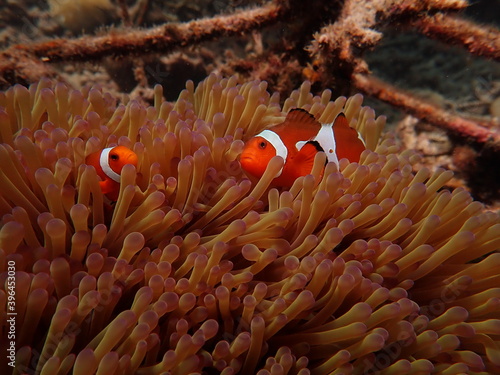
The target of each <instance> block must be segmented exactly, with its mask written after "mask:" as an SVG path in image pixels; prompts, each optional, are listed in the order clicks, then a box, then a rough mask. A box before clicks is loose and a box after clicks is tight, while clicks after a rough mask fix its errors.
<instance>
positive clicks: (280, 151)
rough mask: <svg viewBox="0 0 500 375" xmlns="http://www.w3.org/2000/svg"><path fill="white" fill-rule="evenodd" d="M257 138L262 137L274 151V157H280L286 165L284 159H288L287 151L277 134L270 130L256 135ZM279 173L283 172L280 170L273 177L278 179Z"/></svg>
mask: <svg viewBox="0 0 500 375" xmlns="http://www.w3.org/2000/svg"><path fill="white" fill-rule="evenodd" d="M257 137H262V138H264V139H265V140H266V141H267V142H269V143H270V144H271V145H272V146H273V147H274V149H275V150H276V155H277V156H281V157H282V158H283V161H284V162H285V163H286V158H287V157H288V149H287V148H286V146H285V144H284V143H283V141H282V140H281V137H280V136H279V135H278V134H276V133H275V132H273V131H272V130H263V131H262V132H261V133H259V134H258V135H257ZM283 166H284V165H283ZM281 172H283V168H281V169H280V170H279V171H278V173H276V176H275V177H279V176H280V175H281Z"/></svg>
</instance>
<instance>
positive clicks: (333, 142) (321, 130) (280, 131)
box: [240, 108, 365, 187]
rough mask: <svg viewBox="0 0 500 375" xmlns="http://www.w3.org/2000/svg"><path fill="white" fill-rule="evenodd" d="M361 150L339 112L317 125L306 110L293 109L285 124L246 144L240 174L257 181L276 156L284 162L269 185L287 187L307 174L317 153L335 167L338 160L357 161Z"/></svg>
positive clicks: (357, 136)
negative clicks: (325, 122) (329, 119)
mask: <svg viewBox="0 0 500 375" xmlns="http://www.w3.org/2000/svg"><path fill="white" fill-rule="evenodd" d="M364 149H365V144H364V141H363V139H362V138H361V136H360V134H359V133H358V132H357V131H356V129H353V128H351V127H350V126H349V122H348V121H347V118H346V117H345V115H344V114H343V113H342V112H341V113H339V114H338V115H337V117H336V118H335V120H334V121H333V122H332V123H329V124H321V123H319V122H318V121H317V120H316V119H315V118H314V116H313V115H312V114H310V113H309V112H307V111H306V110H304V109H301V108H294V109H291V110H290V112H288V114H287V116H286V118H285V121H283V122H282V123H280V124H278V125H276V126H273V127H272V128H269V129H266V130H264V131H262V132H261V133H259V134H257V135H256V136H255V137H253V138H251V139H250V140H248V142H246V144H245V147H244V148H243V152H242V153H241V156H240V164H241V167H242V168H243V170H244V171H246V172H247V173H249V174H250V175H252V176H255V177H257V178H260V177H262V175H263V174H264V171H265V170H266V167H267V164H268V163H269V161H270V160H271V159H272V158H273V157H274V156H276V155H278V156H281V157H282V158H283V160H284V161H285V163H284V165H283V168H282V169H281V170H280V171H279V172H278V173H277V175H276V177H275V179H274V180H273V186H278V187H290V186H292V184H293V183H294V181H295V180H296V179H297V178H298V177H300V176H305V175H308V174H310V173H311V170H312V167H313V164H314V157H315V155H316V153H318V152H319V151H323V152H324V153H325V154H326V156H327V158H328V161H329V162H334V163H336V164H337V165H338V163H339V160H340V159H342V158H347V159H348V160H349V161H351V162H358V161H359V158H360V155H361V153H362V152H363V150H364Z"/></svg>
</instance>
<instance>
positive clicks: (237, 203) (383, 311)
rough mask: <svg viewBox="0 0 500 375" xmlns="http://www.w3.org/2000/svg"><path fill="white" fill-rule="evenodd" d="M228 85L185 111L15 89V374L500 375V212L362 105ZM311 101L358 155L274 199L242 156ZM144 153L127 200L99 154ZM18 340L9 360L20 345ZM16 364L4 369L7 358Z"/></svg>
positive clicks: (7, 221) (7, 250) (1, 150)
mask: <svg viewBox="0 0 500 375" xmlns="http://www.w3.org/2000/svg"><path fill="white" fill-rule="evenodd" d="M266 88H267V84H266V82H263V81H250V82H246V83H238V82H237V79H236V78H235V77H231V78H224V79H222V78H220V77H218V76H216V75H210V76H209V77H208V78H207V79H205V80H204V81H202V82H201V83H200V84H199V85H198V86H197V87H196V88H195V87H194V84H193V83H192V82H188V83H187V84H186V89H185V90H184V91H182V92H181V93H180V95H179V99H178V100H177V101H176V102H172V103H170V102H167V101H164V100H163V98H162V90H161V87H160V86H157V87H156V88H155V95H154V104H153V105H151V106H146V105H144V104H141V103H139V102H137V101H133V100H132V101H125V102H123V103H120V102H119V101H118V99H117V98H114V97H112V96H111V95H110V94H108V93H106V92H103V91H102V90H101V89H99V88H90V89H83V90H82V91H78V90H72V89H69V88H68V87H67V86H65V85H64V84H61V83H53V82H51V81H48V80H42V81H40V82H39V83H38V84H33V85H31V86H30V87H29V88H25V87H23V86H20V85H16V86H14V87H12V88H10V89H8V90H7V91H5V92H2V93H0V141H1V145H0V178H1V181H2V183H1V184H0V212H1V214H2V222H1V229H0V269H1V270H2V273H1V275H0V279H1V282H0V285H1V287H0V301H1V302H0V305H1V306H2V308H3V309H2V316H3V319H2V330H3V332H2V337H6V333H7V332H8V329H9V325H8V321H7V318H8V315H7V313H8V311H7V306H9V304H8V301H9V298H8V297H9V295H10V294H9V293H10V289H9V288H8V276H9V272H8V270H10V267H14V268H15V295H16V297H15V312H16V313H17V315H16V325H15V327H16V332H15V333H16V339H15V353H16V358H15V369H12V368H11V367H9V366H8V365H7V364H6V365H5V367H4V369H2V370H3V371H8V372H10V371H12V373H15V374H21V373H41V374H66V373H70V372H71V371H73V373H74V374H93V373H97V374H105V373H106V374H108V373H117V374H118V373H119V374H128V373H130V374H132V373H136V374H156V373H158V374H161V373H170V374H191V373H199V374H213V373H221V374H257V373H258V374H260V375H264V374H301V375H303V374H309V373H311V374H330V373H331V374H416V373H418V374H431V373H436V374H458V373H475V374H476V373H477V374H492V373H499V372H500V317H499V313H498V311H499V309H500V288H498V285H499V284H500V275H498V267H499V266H500V254H498V252H497V251H498V248H499V246H500V218H499V216H498V214H496V213H493V212H488V211H485V210H484V207H483V205H482V204H481V203H479V202H476V201H473V199H472V198H471V196H470V194H469V193H468V192H466V191H465V190H463V189H460V188H458V189H455V190H454V191H453V192H450V191H448V190H443V189H442V187H443V186H444V185H445V184H446V182H447V181H448V180H449V179H450V178H451V175H452V173H451V172H449V171H445V170H443V169H438V170H436V171H435V172H433V173H431V172H430V171H429V170H427V169H421V170H419V171H418V172H417V173H413V172H412V164H414V163H415V162H416V161H417V160H418V158H419V157H418V155H417V154H416V153H414V152H413V151H411V150H406V151H403V152H401V151H400V150H399V148H398V146H397V145H396V144H395V142H394V140H393V139H392V137H391V136H390V135H382V128H383V126H384V123H385V119H384V118H383V117H378V118H376V117H375V114H374V111H373V110H372V109H370V108H368V107H362V97H361V96H360V95H355V96H353V97H350V98H344V97H340V98H337V99H335V100H331V99H332V98H331V92H330V91H328V90H326V91H324V92H323V93H322V94H321V95H320V96H313V95H312V94H311V93H310V84H308V83H307V82H305V83H304V84H303V85H302V86H301V87H300V88H299V89H298V90H296V91H294V92H293V93H292V94H291V95H290V97H289V98H287V99H286V100H285V101H284V104H283V106H281V105H280V99H279V96H278V95H276V94H273V95H271V94H269V93H268V92H267V90H266ZM294 107H300V108H304V109H306V110H308V111H309V112H310V113H312V114H313V115H314V116H315V117H316V118H317V119H318V120H319V121H320V122H322V123H327V122H331V121H332V120H333V119H334V118H335V116H336V115H337V114H338V113H339V112H340V111H343V112H344V113H345V114H346V117H347V118H348V120H349V121H350V124H351V126H353V127H355V128H356V129H357V130H358V131H359V132H360V133H361V134H362V135H363V137H364V139H365V141H366V146H367V150H365V151H364V152H363V153H362V155H361V160H360V162H359V163H349V162H348V161H347V160H345V159H343V160H341V161H340V165H339V167H337V166H336V165H335V164H333V163H328V164H327V165H326V167H325V168H324V172H323V166H324V165H325V160H326V158H325V155H324V154H322V153H319V154H318V155H317V157H316V160H315V166H314V168H313V171H312V173H311V175H308V176H305V177H301V178H299V179H297V181H296V182H295V184H294V185H293V186H292V187H291V188H290V189H281V190H278V189H276V188H271V187H270V184H271V181H272V179H273V177H274V176H275V174H276V172H277V171H278V170H279V169H280V168H281V165H282V160H281V159H279V158H274V159H272V160H271V162H270V164H269V166H268V169H267V171H266V173H265V174H264V176H263V177H262V178H261V179H260V180H258V181H253V180H252V181H250V180H249V179H248V178H247V177H246V176H245V175H244V174H243V172H242V170H241V168H240V165H239V162H238V156H239V153H240V152H241V150H242V148H243V144H244V142H245V141H246V140H248V139H249V138H250V137H252V136H253V135H255V134H256V133H258V132H259V131H261V130H262V129H264V128H265V127H267V126H270V125H272V124H276V123H279V122H281V121H283V118H284V116H285V114H286V113H287V112H288V111H289V109H291V108H294ZM115 144H119V145H123V146H126V147H129V148H131V149H133V150H134V151H135V153H136V154H137V155H138V159H139V162H138V167H137V169H136V168H134V167H133V166H131V165H127V166H125V167H124V169H123V172H122V177H121V186H120V195H119V198H118V201H117V202H116V204H111V203H110V202H108V201H107V200H106V198H105V197H104V196H103V194H102V192H101V190H100V187H99V179H98V177H97V174H96V172H95V170H94V168H93V167H91V166H87V165H85V164H84V161H85V157H86V156H87V155H89V154H91V153H93V152H96V151H98V150H100V149H102V148H104V147H107V146H110V145H115ZM8 345H9V344H8V343H7V341H5V340H2V346H3V347H2V356H3V357H5V356H4V353H8V351H7V348H8ZM2 360H3V359H2Z"/></svg>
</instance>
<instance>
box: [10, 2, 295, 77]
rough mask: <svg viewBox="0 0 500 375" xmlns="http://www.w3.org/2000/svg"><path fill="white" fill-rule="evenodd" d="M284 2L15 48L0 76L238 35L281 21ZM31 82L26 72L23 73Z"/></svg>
mask: <svg viewBox="0 0 500 375" xmlns="http://www.w3.org/2000/svg"><path fill="white" fill-rule="evenodd" d="M288 10H289V7H288V6H287V2H283V1H282V2H280V3H278V2H276V3H275V2H271V3H268V4H266V5H264V6H262V7H260V8H255V9H250V10H241V11H237V12H235V13H233V14H230V15H223V16H217V17H213V18H205V19H201V20H196V21H191V22H187V23H180V24H175V23H172V24H170V23H168V24H165V25H162V26H159V27H156V28H152V29H147V30H137V29H126V30H123V31H110V32H109V33H108V34H107V35H104V36H83V37H81V38H78V39H56V40H51V41H48V42H43V43H36V44H31V45H17V46H13V47H10V48H8V49H7V50H5V51H3V52H2V53H0V74H1V75H4V76H9V75H14V76H15V75H17V74H18V71H19V70H20V69H21V68H22V66H23V64H25V63H26V61H27V60H30V59H32V60H41V61H43V62H58V61H68V60H72V61H92V60H97V59H100V58H102V57H105V56H125V55H138V54H141V55H142V54H144V53H154V52H170V51H172V50H174V49H176V48H179V47H186V46H190V45H194V44H198V43H201V42H203V41H208V40H213V39H216V38H218V37H222V36H231V35H238V34H242V33H245V32H248V31H250V30H254V29H258V28H261V27H263V26H266V25H268V24H271V23H274V22H277V20H279V19H282V18H283V17H284V16H285V15H286V13H287V12H288ZM23 73H25V74H26V75H27V77H29V78H32V77H31V76H30V75H29V72H28V71H25V72H23Z"/></svg>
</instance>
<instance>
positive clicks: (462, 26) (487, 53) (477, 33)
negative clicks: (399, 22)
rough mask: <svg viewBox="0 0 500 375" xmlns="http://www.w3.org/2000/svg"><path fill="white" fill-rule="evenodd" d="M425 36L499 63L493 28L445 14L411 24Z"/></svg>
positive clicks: (498, 34)
mask: <svg viewBox="0 0 500 375" xmlns="http://www.w3.org/2000/svg"><path fill="white" fill-rule="evenodd" d="M412 26H413V27H415V28H416V29H417V30H418V31H419V32H421V33H422V34H424V35H425V36H427V37H429V38H432V39H437V40H441V41H443V42H444V43H447V44H456V45H460V46H463V47H465V48H466V49H467V50H468V51H469V52H470V53H472V54H474V55H477V56H484V57H487V58H490V59H494V60H497V61H500V32H499V31H498V30H496V29H494V28H493V27H486V26H478V25H476V24H474V23H473V22H470V21H467V20H464V19H461V18H458V17H452V16H448V15H445V14H436V15H434V16H429V17H424V18H421V19H419V20H417V21H415V22H413V23H412Z"/></svg>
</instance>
